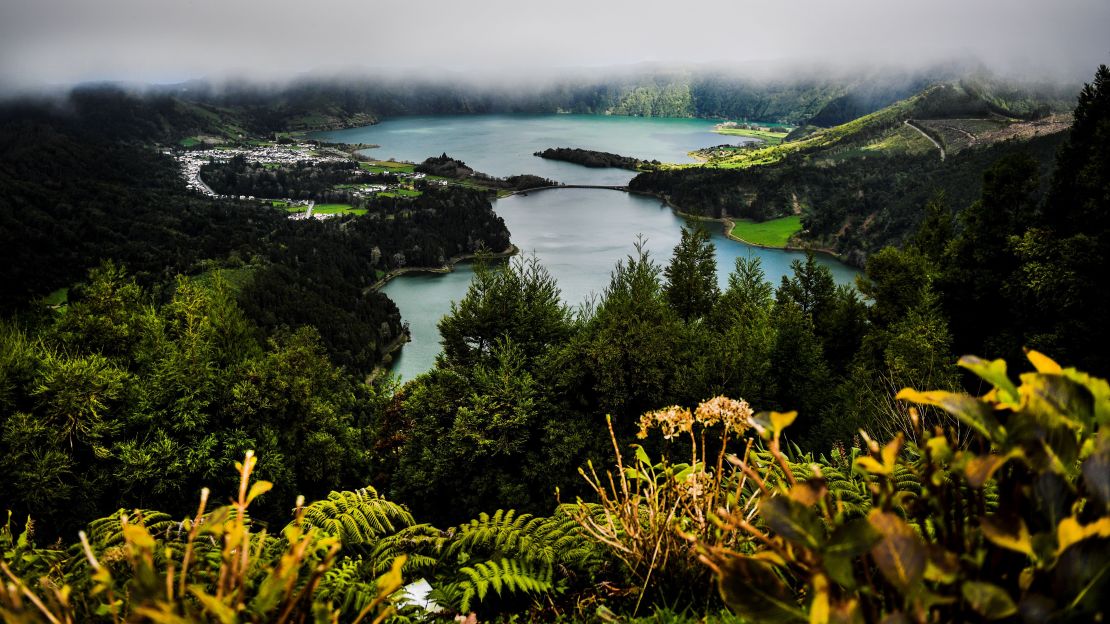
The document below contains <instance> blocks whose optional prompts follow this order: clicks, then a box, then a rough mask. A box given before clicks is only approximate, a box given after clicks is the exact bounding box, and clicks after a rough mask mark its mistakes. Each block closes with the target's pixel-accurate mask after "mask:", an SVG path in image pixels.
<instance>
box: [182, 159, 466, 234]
mask: <svg viewBox="0 0 1110 624" xmlns="http://www.w3.org/2000/svg"><path fill="white" fill-rule="evenodd" d="M333 151H334V150H333ZM164 153H166V154H167V155H169V156H171V157H173V158H174V159H175V160H176V161H177V163H178V166H179V167H180V170H181V175H182V177H183V178H184V180H185V185H186V187H187V188H188V189H189V190H191V191H194V192H197V193H200V194H202V195H206V196H208V197H213V198H220V199H237V200H239V201H259V202H263V203H267V204H270V205H272V206H274V207H277V208H283V209H285V210H286V211H288V212H289V213H290V214H289V218H290V219H292V220H307V219H318V220H323V219H329V218H332V217H336V216H340V215H342V214H347V213H348V212H352V213H355V214H359V213H361V212H363V211H361V210H359V209H357V208H353V207H350V206H347V207H346V209H339V210H337V209H335V208H334V207H333V208H331V209H327V210H317V206H316V202H315V201H313V200H305V199H292V198H284V197H282V198H271V197H255V196H253V195H238V196H235V195H222V194H220V193H217V192H216V191H215V190H213V189H212V187H210V186H209V185H208V184H207V183H205V181H204V180H203V179H202V178H201V176H200V171H201V168H202V167H203V166H204V165H206V164H209V163H210V162H225V161H228V160H231V159H232V158H236V157H240V156H241V157H243V158H245V159H247V160H248V161H250V162H253V163H258V164H264V165H293V164H296V163H303V162H308V163H310V164H312V165H317V164H320V163H326V162H343V161H346V160H348V157H347V156H345V155H339V154H336V155H330V154H321V153H320V149H319V147H318V146H317V145H314V144H311V143H301V144H294V145H263V146H256V147H221V148H216V149H203V150H184V151H183V150H165V152H164ZM380 164H384V163H379V164H378V165H380ZM389 164H390V165H394V166H391V167H388V168H385V167H381V166H378V165H375V164H364V168H365V169H367V170H369V171H373V172H378V173H381V172H386V171H388V172H389V173H390V174H392V175H395V176H396V177H397V178H398V179H399V180H400V181H401V182H400V183H399V184H360V185H357V186H355V187H353V188H350V189H349V190H350V192H351V194H352V195H353V196H355V197H357V198H365V197H371V196H373V195H377V194H379V193H395V194H398V195H408V196H412V195H418V194H419V192H418V191H415V190H413V188H412V187H413V184H414V183H415V182H416V181H417V180H425V178H427V176H426V175H425V174H424V173H418V172H415V171H413V170H412V165H411V164H408V163H389ZM396 165H401V167H395V166H396ZM427 182H428V183H430V184H434V185H437V186H443V185H445V184H447V182H446V181H445V180H442V179H428V180H427ZM329 206H334V205H329Z"/></svg>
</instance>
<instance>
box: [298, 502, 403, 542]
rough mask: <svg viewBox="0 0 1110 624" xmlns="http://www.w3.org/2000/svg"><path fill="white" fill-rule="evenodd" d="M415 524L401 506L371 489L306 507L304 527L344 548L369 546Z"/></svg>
mask: <svg viewBox="0 0 1110 624" xmlns="http://www.w3.org/2000/svg"><path fill="white" fill-rule="evenodd" d="M414 523H415V521H414V520H413V517H412V514H411V513H409V511H408V509H405V508H404V507H402V506H401V505H398V504H396V503H393V502H391V501H388V500H386V499H384V498H382V497H380V496H378V493H377V491H375V490H374V488H372V487H366V488H362V489H358V490H355V491H353V492H332V493H330V494H328V497H327V498H326V499H324V500H320V501H316V502H314V503H312V504H310V505H308V506H307V507H305V513H304V525H305V526H306V527H317V528H319V529H321V530H322V531H325V532H327V533H328V534H330V535H333V536H335V537H338V538H339V539H340V540H341V541H342V542H343V545H344V546H359V545H369V544H372V543H373V542H374V541H375V540H377V539H378V538H379V537H381V536H383V535H391V534H393V533H396V532H397V531H399V530H401V529H404V528H406V527H409V526H412V525H413V524H414Z"/></svg>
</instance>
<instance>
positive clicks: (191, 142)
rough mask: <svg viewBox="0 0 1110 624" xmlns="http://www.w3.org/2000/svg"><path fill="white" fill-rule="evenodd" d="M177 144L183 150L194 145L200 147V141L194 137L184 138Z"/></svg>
mask: <svg viewBox="0 0 1110 624" xmlns="http://www.w3.org/2000/svg"><path fill="white" fill-rule="evenodd" d="M177 144H178V145H180V146H181V147H184V148H189V147H194V146H196V145H200V139H198V138H196V137H185V138H184V139H181V140H180V141H178V142H177Z"/></svg>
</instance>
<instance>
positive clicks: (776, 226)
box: [732, 215, 802, 247]
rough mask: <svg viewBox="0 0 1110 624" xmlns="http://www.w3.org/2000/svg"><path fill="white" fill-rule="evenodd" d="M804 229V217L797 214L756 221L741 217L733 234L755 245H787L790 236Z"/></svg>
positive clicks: (734, 227) (733, 229)
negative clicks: (760, 221)
mask: <svg viewBox="0 0 1110 624" xmlns="http://www.w3.org/2000/svg"><path fill="white" fill-rule="evenodd" d="M801 229H802V218H801V217H799V216H796V215H792V216H789V217H779V218H778V219H771V220H769V221H763V222H762V223H756V222H755V221H752V220H750V219H740V220H738V221H737V222H736V225H735V226H733V228H732V235H733V236H735V237H736V238H739V239H743V240H745V241H747V242H749V243H752V244H755V245H763V246H765V247H785V246H786V243H787V242H789V241H790V237H791V236H793V235H794V234H796V233H797V232H798V231H799V230H801Z"/></svg>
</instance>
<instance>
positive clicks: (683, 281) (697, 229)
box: [663, 223, 720, 323]
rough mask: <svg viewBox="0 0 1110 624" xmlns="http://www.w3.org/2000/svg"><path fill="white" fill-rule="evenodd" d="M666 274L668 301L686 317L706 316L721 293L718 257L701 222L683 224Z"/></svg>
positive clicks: (676, 311)
mask: <svg viewBox="0 0 1110 624" xmlns="http://www.w3.org/2000/svg"><path fill="white" fill-rule="evenodd" d="M663 275H664V277H665V278H666V286H665V287H664V294H665V295H666V297H667V302H668V303H669V304H670V306H671V309H672V310H674V311H675V313H677V314H678V315H679V316H680V317H681V318H682V320H683V321H686V322H687V323H689V322H690V321H692V320H695V319H699V318H703V317H705V316H706V315H707V314H709V312H710V310H712V309H713V303H714V302H715V301H716V300H717V297H718V296H719V294H720V289H718V287H717V258H716V257H715V256H714V249H713V243H712V242H711V241H710V237H709V232H707V231H706V230H705V228H704V227H702V225H701V224H700V223H694V224H693V225H688V226H685V227H683V228H682V240H681V241H680V242H679V243H678V245H676V246H675V248H674V255H673V256H672V257H671V263H670V264H669V265H667V268H666V269H665V270H664V271H663Z"/></svg>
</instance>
